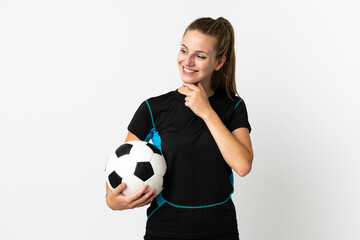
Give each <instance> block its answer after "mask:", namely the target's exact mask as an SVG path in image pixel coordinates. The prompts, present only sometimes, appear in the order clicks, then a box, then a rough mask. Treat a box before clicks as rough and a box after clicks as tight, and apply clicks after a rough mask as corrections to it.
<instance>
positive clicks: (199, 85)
mask: <svg viewBox="0 0 360 240" xmlns="http://www.w3.org/2000/svg"><path fill="white" fill-rule="evenodd" d="M196 86H197V87H198V88H200V89H201V90H203V91H205V89H204V88H203V85H202V83H201V81H200V82H197V83H196Z"/></svg>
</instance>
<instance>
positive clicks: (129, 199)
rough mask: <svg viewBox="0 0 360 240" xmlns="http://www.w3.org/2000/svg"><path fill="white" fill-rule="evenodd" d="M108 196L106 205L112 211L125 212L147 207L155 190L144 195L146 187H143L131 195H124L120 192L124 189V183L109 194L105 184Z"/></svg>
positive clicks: (109, 191)
mask: <svg viewBox="0 0 360 240" xmlns="http://www.w3.org/2000/svg"><path fill="white" fill-rule="evenodd" d="M106 188H107V192H108V195H107V197H106V203H107V205H108V206H109V207H110V208H111V209H112V210H125V209H133V208H137V207H142V206H145V205H148V204H150V203H151V202H152V200H153V199H154V198H155V197H156V195H155V189H151V190H150V191H148V192H147V193H145V191H146V189H147V188H148V185H144V186H143V187H142V188H141V189H140V190H139V191H137V192H136V193H134V194H131V195H125V194H123V193H122V191H123V190H124V189H125V188H126V184H125V183H121V184H120V185H119V186H118V187H116V188H115V189H114V191H112V192H111V190H110V189H109V187H108V185H107V184H106Z"/></svg>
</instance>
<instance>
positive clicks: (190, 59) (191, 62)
mask: <svg viewBox="0 0 360 240" xmlns="http://www.w3.org/2000/svg"><path fill="white" fill-rule="evenodd" d="M185 65H186V66H194V59H193V57H192V56H191V55H190V54H189V55H188V56H186V59H185Z"/></svg>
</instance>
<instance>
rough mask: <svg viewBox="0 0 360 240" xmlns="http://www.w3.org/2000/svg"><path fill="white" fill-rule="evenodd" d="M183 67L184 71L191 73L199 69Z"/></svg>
mask: <svg viewBox="0 0 360 240" xmlns="http://www.w3.org/2000/svg"><path fill="white" fill-rule="evenodd" d="M182 68H183V71H184V72H185V73H190V74H192V73H196V72H198V70H191V69H189V68H186V67H184V66H183V67H182Z"/></svg>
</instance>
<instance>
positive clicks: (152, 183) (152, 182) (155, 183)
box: [145, 175, 164, 195]
mask: <svg viewBox="0 0 360 240" xmlns="http://www.w3.org/2000/svg"><path fill="white" fill-rule="evenodd" d="M163 181H164V180H163V178H162V177H161V176H158V175H153V176H152V177H151V178H149V179H148V180H146V181H145V184H148V185H149V187H148V188H147V189H146V191H145V192H148V191H150V189H152V188H155V194H156V195H158V194H159V193H160V192H161V191H162V190H163V187H162V185H163Z"/></svg>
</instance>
